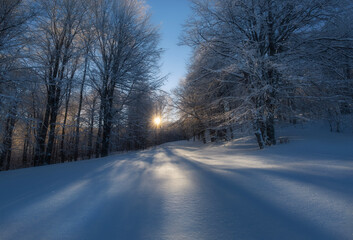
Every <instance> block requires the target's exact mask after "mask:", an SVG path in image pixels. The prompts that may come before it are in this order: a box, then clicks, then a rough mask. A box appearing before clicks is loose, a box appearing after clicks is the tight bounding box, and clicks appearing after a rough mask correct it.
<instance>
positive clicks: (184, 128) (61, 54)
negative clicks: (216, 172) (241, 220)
mask: <svg viewBox="0 0 353 240" xmlns="http://www.w3.org/2000/svg"><path fill="white" fill-rule="evenodd" d="M0 2H1V4H0V170H9V169H16V168H24V167H32V166H41V165H48V164H56V163H62V162H68V161H77V160H83V159H89V158H99V157H105V156H108V155H109V154H110V153H112V152H117V151H130V150H137V149H145V148H148V147H151V146H154V145H156V144H159V143H162V142H168V141H174V140H180V139H192V138H194V139H196V138H198V139H201V140H203V141H204V142H205V143H207V142H211V141H217V140H231V139H233V138H235V137H237V136H240V135H241V134H251V135H253V136H254V137H255V138H256V140H257V143H258V146H259V148H260V149H263V148H265V147H266V146H271V145H275V144H276V143H277V141H278V136H277V134H276V126H278V125H280V124H298V123H300V122H307V121H311V120H318V119H320V120H325V121H327V122H328V123H329V126H330V129H328V130H331V131H336V132H341V131H344V129H345V128H346V127H347V126H352V124H353V120H352V111H353V80H352V78H353V44H352V43H353V24H352V23H353V3H352V2H351V1H348V0H281V1H279V0H258V1H252V0H192V1H191V2H192V13H193V14H192V16H191V17H190V18H189V19H188V20H187V21H186V22H185V24H184V32H183V33H182V36H181V37H180V44H182V45H186V46H189V47H190V48H191V49H192V52H193V55H192V57H191V58H190V61H189V64H188V72H187V75H186V77H185V78H184V79H182V80H181V82H180V84H179V86H178V87H177V88H176V89H174V90H173V94H171V95H168V94H167V93H165V92H163V91H161V90H160V89H161V86H162V85H163V81H164V80H165V78H166V77H165V76H163V75H161V73H160V58H161V55H162V54H163V49H161V48H160V46H159V41H160V32H159V31H160V30H159V27H158V26H157V25H154V24H152V22H151V12H150V10H149V8H148V7H147V5H146V2H144V1H140V0H0ZM168 114H169V115H172V116H173V117H166V118H170V120H169V121H165V122H163V124H162V126H159V124H157V125H156V124H155V123H154V121H153V119H154V118H155V117H158V116H162V115H168Z"/></svg>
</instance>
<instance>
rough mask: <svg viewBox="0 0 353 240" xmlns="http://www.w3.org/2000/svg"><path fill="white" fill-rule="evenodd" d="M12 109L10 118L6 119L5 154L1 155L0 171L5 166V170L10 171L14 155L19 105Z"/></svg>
mask: <svg viewBox="0 0 353 240" xmlns="http://www.w3.org/2000/svg"><path fill="white" fill-rule="evenodd" d="M14 104H15V105H14V106H13V107H11V108H10V110H9V114H8V117H7V119H6V126H5V136H4V139H3V146H4V149H3V152H2V153H1V155H0V170H1V169H2V168H3V167H4V165H5V170H9V169H10V161H11V154H12V136H13V130H14V128H15V123H16V114H17V103H14Z"/></svg>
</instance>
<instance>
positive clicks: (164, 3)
mask: <svg viewBox="0 0 353 240" xmlns="http://www.w3.org/2000/svg"><path fill="white" fill-rule="evenodd" d="M146 3H147V4H148V5H149V6H150V11H151V13H152V22H153V23H154V24H156V25H159V26H160V33H161V42H160V46H161V48H163V49H164V53H163V55H162V59H161V65H162V68H161V73H162V75H168V79H167V80H166V81H165V85H164V86H163V87H162V89H163V90H165V91H170V90H172V89H173V88H175V87H176V86H177V85H178V83H179V81H180V79H182V78H184V77H185V75H186V70H187V69H186V64H187V61H188V59H189V57H190V54H191V49H190V48H189V47H186V46H178V43H179V39H180V34H181V33H182V25H183V24H184V23H185V21H186V19H187V18H188V16H189V15H190V13H191V9H190V3H189V1H188V0H146Z"/></svg>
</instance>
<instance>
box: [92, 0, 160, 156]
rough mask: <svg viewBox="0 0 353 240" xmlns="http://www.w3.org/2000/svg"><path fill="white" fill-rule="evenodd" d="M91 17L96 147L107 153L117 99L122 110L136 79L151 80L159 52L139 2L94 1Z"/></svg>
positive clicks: (155, 36)
mask: <svg viewBox="0 0 353 240" xmlns="http://www.w3.org/2000/svg"><path fill="white" fill-rule="evenodd" d="M92 18H93V26H94V34H95V39H96V42H95V43H94V44H93V50H92V54H91V56H92V62H93V63H94V68H96V71H97V74H96V76H97V78H94V82H93V84H94V86H95V88H96V89H97V90H98V92H99V94H100V104H101V107H100V111H101V112H100V114H101V121H102V133H101V134H102V138H101V141H100V130H99V134H98V138H97V139H98V142H97V149H100V153H101V155H102V156H107V155H108V152H109V145H110V138H111V131H112V127H113V123H114V115H115V114H117V112H116V110H117V109H114V104H115V103H116V100H118V99H119V98H120V99H119V102H118V103H117V104H118V109H123V107H122V106H123V105H124V104H125V102H126V101H127V98H128V97H129V96H130V93H131V92H132V90H133V89H134V86H135V85H137V83H138V82H146V83H148V82H150V83H152V82H153V80H154V79H155V77H154V76H153V75H152V74H153V73H154V71H155V69H156V67H157V61H158V59H159V56H160V52H161V51H160V50H159V49H158V48H157V43H158V33H157V29H156V28H155V27H153V26H152V25H151V23H150V16H149V14H148V13H147V12H146V10H145V7H144V5H143V3H142V2H140V1H137V0H132V1H127V0H96V1H94V7H93V13H92ZM116 93H118V94H119V97H118V96H116ZM99 125H100V124H99Z"/></svg>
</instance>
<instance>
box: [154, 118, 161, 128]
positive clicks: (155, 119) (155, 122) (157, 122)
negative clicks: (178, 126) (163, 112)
mask: <svg viewBox="0 0 353 240" xmlns="http://www.w3.org/2000/svg"><path fill="white" fill-rule="evenodd" d="M153 122H154V124H155V125H156V126H157V127H158V126H159V125H160V124H161V123H162V119H161V117H155V118H154V119H153Z"/></svg>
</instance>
